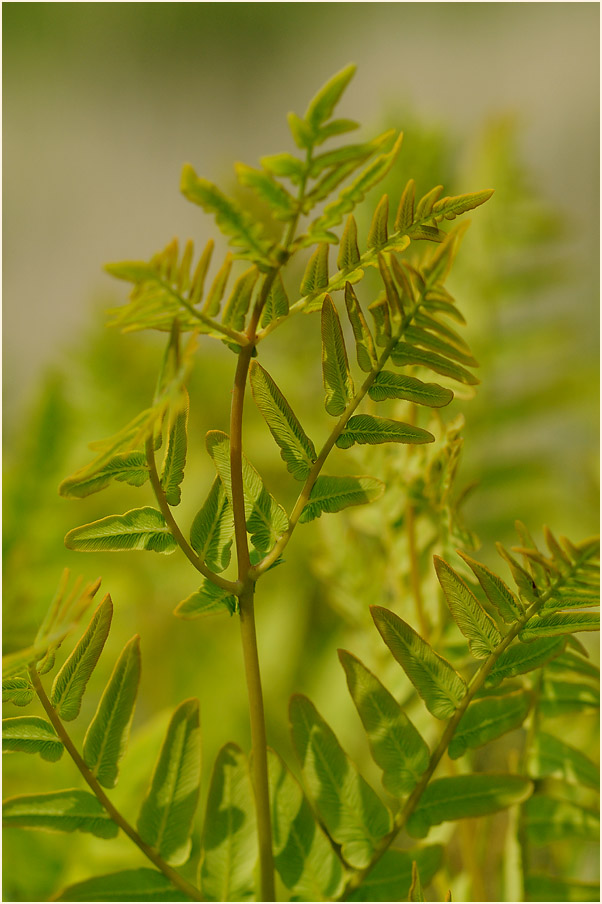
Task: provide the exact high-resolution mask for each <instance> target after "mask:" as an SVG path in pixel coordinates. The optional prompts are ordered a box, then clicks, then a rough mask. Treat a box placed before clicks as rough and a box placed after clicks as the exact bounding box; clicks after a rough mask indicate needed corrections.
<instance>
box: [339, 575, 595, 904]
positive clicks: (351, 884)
mask: <svg viewBox="0 0 602 904" xmlns="http://www.w3.org/2000/svg"><path fill="white" fill-rule="evenodd" d="M575 564H578V563H575ZM567 577H568V575H562V576H561V577H559V578H558V580H557V581H555V582H554V583H553V584H552V585H551V586H550V587H549V588H548V590H547V591H546V592H545V593H544V594H542V596H541V597H540V598H539V599H538V600H536V601H535V602H534V603H532V604H531V605H530V606H529V608H528V609H527V611H526V612H525V613H524V615H522V616H521V618H520V619H519V620H518V621H517V622H515V623H514V624H513V625H512V627H511V628H510V630H509V631H508V633H507V634H506V636H505V637H504V638H503V639H502V641H501V642H500V643H499V644H498V645H497V647H496V648H495V650H493V652H492V653H490V655H489V656H488V657H487V659H486V660H485V661H484V662H483V663H482V665H481V666H480V668H479V669H477V671H476V672H475V673H474V675H473V676H472V679H471V681H470V683H469V685H468V689H467V692H466V694H465V695H464V697H463V699H462V701H461V702H460V704H459V706H458V708H457V709H456V711H455V713H454V714H453V716H452V717H451V718H450V719H449V721H448V723H447V725H446V726H445V728H444V730H443V733H442V735H441V737H440V739H439V743H438V744H437V746H436V747H435V749H434V750H433V752H432V754H431V758H430V760H429V764H428V767H427V770H426V772H425V773H424V774H423V775H422V776H421V778H420V781H419V782H418V784H417V785H416V787H415V788H414V790H413V791H412V793H411V794H410V796H409V797H408V799H407V800H406V802H405V804H404V806H403V807H402V808H401V810H400V811H399V812H398V813H397V815H396V817H395V821H394V826H393V829H392V831H391V832H389V834H388V835H385V836H384V838H382V839H381V841H380V842H379V844H378V846H377V848H376V850H375V852H374V856H373V857H372V860H371V861H370V863H369V865H368V866H366V867H364V869H361V870H358V871H357V872H356V873H355V874H354V875H353V876H352V877H351V879H350V880H349V881H348V883H347V885H346V886H345V891H344V894H343V897H342V899H341V900H347V899H348V898H349V895H350V894H351V893H352V892H353V891H355V890H356V889H357V888H359V886H360V885H361V884H362V882H363V881H364V879H365V877H366V876H367V875H368V873H369V872H370V870H372V869H373V868H374V866H376V864H377V863H378V861H379V860H380V858H381V857H382V856H383V854H384V853H385V851H387V850H388V849H389V847H390V846H391V843H392V842H393V841H394V840H395V838H396V837H397V835H398V833H399V832H400V831H401V829H403V828H404V827H405V825H406V824H407V821H408V819H409V818H410V816H411V815H412V813H413V812H414V810H415V809H416V807H417V806H418V804H419V802H420V798H421V797H422V795H423V793H424V791H425V790H426V787H427V785H428V783H429V782H430V780H431V778H432V777H433V773H434V772H435V769H436V768H437V766H438V765H439V762H440V761H441V758H442V757H443V755H444V753H445V752H446V751H447V748H448V746H449V743H450V741H451V739H452V738H453V736H454V733H455V731H456V728H457V727H458V722H459V721H460V719H461V718H462V716H463V715H464V713H465V712H466V710H467V708H468V706H469V704H470V703H471V702H472V700H473V699H474V697H475V695H476V694H477V692H478V691H480V690H481V688H482V687H483V685H484V684H485V680H486V679H487V676H488V675H489V673H490V672H491V670H492V668H493V667H494V665H495V664H496V662H497V661H498V659H499V658H500V656H501V655H502V653H503V652H504V651H505V650H506V649H507V648H508V647H509V646H510V644H511V643H512V641H513V640H514V639H515V638H516V637H517V636H518V634H519V632H520V631H522V629H523V628H524V626H525V625H526V624H527V622H528V621H529V619H530V618H532V617H533V616H534V615H536V613H537V612H538V611H539V610H540V609H541V607H542V606H544V605H545V603H546V602H547V600H548V599H550V598H551V597H552V596H553V595H554V593H555V592H556V590H557V588H558V585H559V584H561V583H563V581H564V580H566V578H567Z"/></svg>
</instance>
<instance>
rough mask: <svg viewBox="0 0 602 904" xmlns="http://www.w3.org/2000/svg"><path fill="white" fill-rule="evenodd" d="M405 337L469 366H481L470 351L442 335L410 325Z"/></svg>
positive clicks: (410, 341) (414, 343)
mask: <svg viewBox="0 0 602 904" xmlns="http://www.w3.org/2000/svg"><path fill="white" fill-rule="evenodd" d="M404 338H405V339H407V341H408V342H409V343H411V344H412V345H420V346H422V347H423V348H426V349H429V350H431V351H434V352H438V353H439V354H441V355H443V356H444V357H446V358H452V359H453V360H454V361H459V362H460V364H466V365H467V366H468V367H478V366H479V362H478V361H477V360H476V359H475V358H473V356H472V355H471V354H470V353H467V352H465V351H463V350H462V349H461V348H458V347H457V346H456V344H455V343H451V342H447V341H446V340H445V339H442V338H441V337H440V336H437V335H435V334H433V333H431V332H429V331H428V330H425V329H422V328H421V327H418V326H412V327H408V328H407V329H406V330H405V331H404Z"/></svg>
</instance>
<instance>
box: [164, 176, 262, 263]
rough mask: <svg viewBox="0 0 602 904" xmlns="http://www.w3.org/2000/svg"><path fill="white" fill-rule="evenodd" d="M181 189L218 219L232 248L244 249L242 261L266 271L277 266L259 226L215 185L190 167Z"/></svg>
mask: <svg viewBox="0 0 602 904" xmlns="http://www.w3.org/2000/svg"><path fill="white" fill-rule="evenodd" d="M180 189H181V191H182V194H183V195H184V197H185V198H187V199H188V200H189V201H192V202H193V204H198V205H199V206H200V207H202V208H203V210H204V211H205V212H206V213H211V214H213V215H214V216H215V221H216V223H217V225H218V227H219V228H220V229H221V231H222V232H223V233H224V235H226V236H229V238H230V244H231V245H234V246H235V247H236V248H239V249H241V251H240V252H239V254H240V257H247V258H249V259H250V260H252V261H253V262H254V263H256V264H257V265H258V266H261V267H264V268H267V267H271V266H273V265H274V261H273V260H272V259H271V257H270V252H271V250H272V244H271V242H269V241H267V240H266V238H265V236H264V235H263V233H262V231H261V229H260V228H259V226H258V225H257V223H256V222H255V221H254V220H252V219H251V217H250V216H249V215H248V214H246V213H245V212H244V211H243V210H241V209H240V208H239V207H238V205H237V204H235V202H234V201H232V200H231V199H230V198H227V197H226V196H225V195H223V194H222V192H221V191H220V190H219V189H218V188H217V187H216V186H215V185H213V184H212V183H211V182H208V181H207V180H206V179H200V178H199V177H198V176H197V174H196V173H195V171H194V169H193V168H192V166H190V164H185V166H184V168H183V169H182V179H181V183H180Z"/></svg>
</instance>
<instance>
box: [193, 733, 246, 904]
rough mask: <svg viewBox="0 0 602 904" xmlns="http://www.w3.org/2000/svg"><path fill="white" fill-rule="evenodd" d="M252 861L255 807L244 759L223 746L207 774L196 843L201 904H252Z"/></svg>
mask: <svg viewBox="0 0 602 904" xmlns="http://www.w3.org/2000/svg"><path fill="white" fill-rule="evenodd" d="M256 860H257V836H256V830H255V802H254V799H253V790H252V787H251V778H250V775H249V767H248V765H247V759H246V757H245V755H244V754H243V752H242V750H240V748H239V747H237V746H236V744H226V746H225V747H222V749H221V750H220V752H219V754H218V756H217V760H216V762H215V766H214V769H213V775H212V777H211V784H210V786H209V796H208V798H207V812H206V814H205V825H204V829H203V838H202V842H201V870H200V880H201V889H202V891H203V896H204V898H205V900H206V901H251V900H253V898H254V895H255V880H254V875H253V874H254V870H255V863H256Z"/></svg>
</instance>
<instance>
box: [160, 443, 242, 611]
mask: <svg viewBox="0 0 602 904" xmlns="http://www.w3.org/2000/svg"><path fill="white" fill-rule="evenodd" d="M146 460H147V463H148V470H149V476H150V482H151V486H152V488H153V491H154V493H155V497H156V499H157V504H158V505H159V508H160V510H161V514H162V515H163V517H164V518H165V520H166V521H167V524H168V526H169V529H170V531H171V533H172V535H173V538H174V540H175V541H176V543H177V544H178V546H179V547H180V549H181V550H182V552H183V553H184V555H185V556H186V558H187V559H188V561H189V562H191V563H192V565H193V566H194V567H195V568H196V570H197V571H200V573H201V574H202V575H204V577H206V578H207V579H208V580H209V581H211V582H212V583H213V584H217V586H218V587H222V588H223V589H224V590H228V591H229V592H230V593H237V592H238V591H239V590H240V585H239V584H238V583H235V582H234V581H227V580H226V579H225V578H222V577H220V575H219V574H214V572H213V571H211V569H210V568H207V566H206V565H205V563H204V562H203V560H202V559H201V558H199V556H197V554H196V553H195V551H194V549H193V548H192V547H191V546H190V544H189V543H188V541H187V540H186V537H185V536H184V534H183V533H182V531H181V530H180V528H179V526H178V524H177V522H176V519H175V518H174V516H173V515H172V512H171V508H170V507H169V503H168V502H167V499H166V498H165V493H164V492H163V487H162V486H161V481H160V479H159V474H158V473H157V464H156V462H155V451H154V448H153V440H152V437H150V438H149V439H147V441H146Z"/></svg>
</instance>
